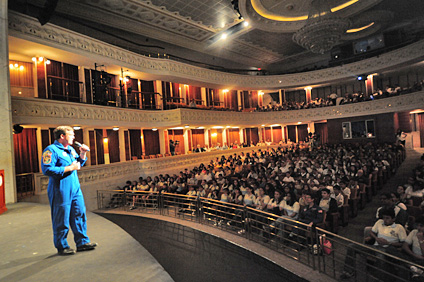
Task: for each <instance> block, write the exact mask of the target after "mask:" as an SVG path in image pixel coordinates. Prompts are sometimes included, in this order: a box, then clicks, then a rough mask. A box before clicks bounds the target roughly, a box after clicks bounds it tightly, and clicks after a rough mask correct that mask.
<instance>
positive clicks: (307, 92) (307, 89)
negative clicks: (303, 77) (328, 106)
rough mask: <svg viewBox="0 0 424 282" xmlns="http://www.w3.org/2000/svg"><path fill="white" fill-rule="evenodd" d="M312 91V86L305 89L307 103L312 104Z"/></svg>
mask: <svg viewBox="0 0 424 282" xmlns="http://www.w3.org/2000/svg"><path fill="white" fill-rule="evenodd" d="M311 90H312V87H310V86H308V87H305V92H306V103H310V102H311V100H312V99H311V97H312V95H311Z"/></svg>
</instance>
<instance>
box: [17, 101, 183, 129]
mask: <svg viewBox="0 0 424 282" xmlns="http://www.w3.org/2000/svg"><path fill="white" fill-rule="evenodd" d="M12 120H13V121H14V122H15V123H19V124H64V125H75V124H80V125H89V126H100V127H109V126H118V125H120V126H126V127H129V128H141V127H145V128H150V127H152V126H157V127H172V126H176V125H179V124H181V121H180V113H179V112H178V111H176V110H169V111H146V110H134V109H122V108H115V107H104V106H97V105H90V104H79V103H70V102H62V101H54V100H47V99H37V98H21V97H12Z"/></svg>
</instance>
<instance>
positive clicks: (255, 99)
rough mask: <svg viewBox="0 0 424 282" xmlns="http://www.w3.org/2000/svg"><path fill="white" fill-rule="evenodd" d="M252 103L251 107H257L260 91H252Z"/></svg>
mask: <svg viewBox="0 0 424 282" xmlns="http://www.w3.org/2000/svg"><path fill="white" fill-rule="evenodd" d="M251 99H252V104H251V108H256V107H257V106H258V91H252V92H251Z"/></svg>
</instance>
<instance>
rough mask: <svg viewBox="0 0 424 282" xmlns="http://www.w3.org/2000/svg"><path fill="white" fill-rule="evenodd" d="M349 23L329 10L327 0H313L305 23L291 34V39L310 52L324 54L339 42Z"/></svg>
mask: <svg viewBox="0 0 424 282" xmlns="http://www.w3.org/2000/svg"><path fill="white" fill-rule="evenodd" d="M349 25H350V22H349V20H348V19H343V18H341V17H337V16H335V15H334V13H333V12H331V8H330V5H329V3H328V0H313V1H312V2H311V9H310V11H309V15H308V19H307V20H306V24H305V25H304V26H303V27H302V28H301V29H299V30H298V31H297V32H296V33H295V34H293V41H294V42H296V43H297V44H299V45H300V46H302V47H303V48H305V49H307V50H310V51H311V52H312V53H317V54H324V53H325V52H327V51H330V50H331V49H332V48H333V47H334V46H335V45H337V44H338V43H339V42H340V38H341V36H342V35H343V34H344V33H345V32H346V30H347V29H348V27H349Z"/></svg>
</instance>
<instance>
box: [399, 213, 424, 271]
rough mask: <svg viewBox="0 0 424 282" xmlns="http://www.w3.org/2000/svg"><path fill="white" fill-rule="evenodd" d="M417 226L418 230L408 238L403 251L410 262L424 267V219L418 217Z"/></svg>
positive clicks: (413, 231)
mask: <svg viewBox="0 0 424 282" xmlns="http://www.w3.org/2000/svg"><path fill="white" fill-rule="evenodd" d="M415 224H416V229H414V230H412V231H411V232H410V233H409V235H408V237H406V240H405V242H404V243H403V246H402V249H403V251H404V252H405V253H406V254H407V255H408V257H407V259H408V260H410V261H412V262H414V263H416V264H420V265H423V266H424V217H423V216H420V217H418V218H417V219H416V220H415Z"/></svg>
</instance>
